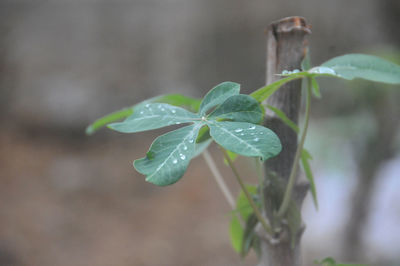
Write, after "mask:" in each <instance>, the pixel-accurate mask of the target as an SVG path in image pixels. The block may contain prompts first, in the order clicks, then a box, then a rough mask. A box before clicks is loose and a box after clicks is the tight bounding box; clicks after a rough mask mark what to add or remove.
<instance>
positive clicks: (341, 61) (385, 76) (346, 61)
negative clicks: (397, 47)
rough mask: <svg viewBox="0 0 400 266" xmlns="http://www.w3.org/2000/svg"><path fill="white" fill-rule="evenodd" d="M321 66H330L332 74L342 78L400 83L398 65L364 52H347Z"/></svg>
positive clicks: (399, 67)
mask: <svg viewBox="0 0 400 266" xmlns="http://www.w3.org/2000/svg"><path fill="white" fill-rule="evenodd" d="M321 67H327V68H330V69H331V70H332V71H333V75H336V76H339V77H341V78H344V79H349V80H351V79H355V78H361V79H366V80H371V81H377V82H383V83H390V84H400V66H399V65H397V64H395V63H392V62H389V61H387V60H384V59H382V58H379V57H376V56H372V55H365V54H347V55H342V56H338V57H335V58H332V59H331V60H328V61H327V62H325V63H323V64H322V65H321Z"/></svg>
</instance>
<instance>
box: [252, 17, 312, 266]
mask: <svg viewBox="0 0 400 266" xmlns="http://www.w3.org/2000/svg"><path fill="white" fill-rule="evenodd" d="M310 33H311V31H310V26H309V25H308V24H307V23H306V21H305V19H304V18H301V17H288V18H284V19H281V20H279V21H276V22H274V23H272V24H271V25H270V26H269V27H268V29H267V31H266V34H267V72H266V83H267V84H270V83H271V82H274V81H275V80H277V79H279V78H280V77H279V76H277V75H275V74H280V73H282V71H283V70H289V71H290V70H294V69H300V68H301V62H302V60H303V59H304V56H305V54H306V52H307V50H308V48H307V41H306V40H305V37H306V35H308V34H310ZM300 100H301V81H300V80H295V81H292V82H290V83H287V84H286V85H284V86H283V87H281V88H280V89H279V90H278V91H277V92H275V93H274V94H273V95H272V96H271V97H269V98H268V99H267V101H266V102H265V103H264V105H265V106H266V105H272V106H274V107H276V108H278V109H280V110H281V111H283V112H284V113H285V114H286V115H287V116H288V117H289V118H290V119H291V120H292V121H294V122H295V123H296V124H297V122H298V117H299V110H300ZM266 110H267V113H266V119H265V123H264V124H265V126H266V127H268V128H270V129H272V130H273V131H274V132H275V133H276V134H277V135H278V136H279V138H280V140H281V142H282V152H281V153H280V154H279V155H278V156H277V157H275V158H273V159H270V160H268V161H267V162H266V165H265V166H266V171H265V181H264V189H263V191H264V200H265V204H264V206H265V209H264V214H265V215H266V216H267V217H268V219H269V221H271V223H272V227H273V228H281V231H280V232H277V233H276V235H275V236H273V238H272V239H271V238H268V237H267V236H264V237H263V236H261V239H262V241H261V252H262V255H261V260H260V264H259V266H298V265H300V264H301V261H300V238H301V235H302V231H303V230H302V229H300V230H299V231H298V232H297V233H296V235H297V237H296V241H295V242H294V243H291V237H290V234H289V228H288V226H287V222H290V221H288V220H289V219H290V218H287V217H284V219H283V222H282V223H279V224H277V223H278V222H277V219H276V213H277V211H278V209H279V207H280V204H281V202H282V198H283V193H284V188H285V186H286V184H287V181H288V178H289V175H290V171H291V168H292V164H293V160H294V156H295V153H296V148H297V134H296V133H295V132H294V131H293V130H292V129H291V128H289V127H288V126H286V125H285V124H284V123H283V122H282V121H281V120H280V119H279V118H278V117H277V116H276V115H275V114H274V113H272V112H269V111H268V109H267V108H266ZM307 190H308V184H307V183H306V182H297V184H296V186H295V189H294V192H293V193H294V195H293V197H292V199H293V200H294V201H295V202H296V205H297V208H298V209H299V210H300V209H301V205H302V202H303V199H304V197H305V194H306V192H307Z"/></svg>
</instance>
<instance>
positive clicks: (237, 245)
mask: <svg viewBox="0 0 400 266" xmlns="http://www.w3.org/2000/svg"><path fill="white" fill-rule="evenodd" d="M243 235H244V229H243V227H242V225H241V224H240V220H239V218H238V217H237V215H236V214H233V215H232V219H231V222H230V224H229V236H230V238H231V244H232V247H233V249H234V250H235V251H236V252H237V253H239V254H240V253H241V251H242V243H243Z"/></svg>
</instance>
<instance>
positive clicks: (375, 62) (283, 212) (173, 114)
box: [86, 54, 400, 265]
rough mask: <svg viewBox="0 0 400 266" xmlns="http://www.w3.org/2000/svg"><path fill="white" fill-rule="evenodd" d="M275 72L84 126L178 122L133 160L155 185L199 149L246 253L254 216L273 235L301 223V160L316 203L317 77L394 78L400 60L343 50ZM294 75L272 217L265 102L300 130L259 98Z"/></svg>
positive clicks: (273, 145)
mask: <svg viewBox="0 0 400 266" xmlns="http://www.w3.org/2000/svg"><path fill="white" fill-rule="evenodd" d="M280 75H281V76H282V78H281V79H280V80H278V81H276V82H274V83H271V84H269V85H267V86H264V87H262V88H260V89H258V90H255V91H254V92H253V93H251V94H250V95H244V94H240V85H239V84H237V83H234V82H223V83H221V84H219V85H217V86H215V87H214V88H213V89H211V90H210V91H209V92H208V93H207V94H206V95H205V97H204V98H203V99H202V100H200V99H194V98H189V97H185V96H183V95H179V94H171V95H163V96H158V97H155V98H152V99H149V100H146V101H144V102H141V103H139V104H137V105H134V106H132V107H129V108H125V109H123V110H120V111H117V112H115V113H112V114H110V115H108V116H105V117H103V118H100V119H98V120H97V121H95V122H94V123H93V124H92V125H90V126H89V127H88V128H87V130H86V132H87V134H92V133H94V132H95V131H97V130H98V129H100V128H102V127H103V126H105V125H107V127H108V128H110V129H112V130H115V131H118V132H122V133H135V132H140V131H146V130H152V129H157V128H161V127H166V126H171V125H182V127H180V128H178V129H175V130H173V131H170V132H168V133H166V134H163V135H161V136H159V137H158V138H156V139H155V140H154V142H153V143H152V145H151V147H150V149H149V151H148V152H147V154H146V155H145V156H144V157H143V158H141V159H137V160H135V161H134V167H135V168H136V170H137V171H138V172H139V173H141V174H143V175H145V176H146V181H148V182H151V183H153V184H155V185H158V186H167V185H171V184H173V183H175V182H177V181H179V179H180V178H181V177H182V176H183V175H184V173H185V171H186V169H187V167H188V164H189V162H190V161H191V160H192V159H193V158H194V157H196V156H197V155H199V154H203V155H204V157H205V159H206V162H207V164H208V165H209V166H210V168H211V170H212V172H213V173H214V175H215V177H216V178H217V181H218V183H219V184H220V186H221V189H222V191H223V192H224V195H225V196H226V198H227V200H228V201H229V203H230V204H231V206H232V208H233V209H234V212H233V215H232V220H231V224H230V235H231V240H232V245H233V247H234V249H235V250H236V251H237V252H238V253H240V254H241V255H242V256H245V255H246V254H247V253H248V251H249V250H250V249H251V248H253V249H254V250H255V251H256V252H258V253H259V252H260V250H259V241H260V240H259V238H258V234H256V233H255V228H256V225H257V224H261V226H262V228H263V229H264V230H265V232H266V233H267V234H268V235H269V236H270V238H271V241H272V240H273V238H274V235H275V234H276V233H278V232H279V231H280V230H281V225H282V223H287V224H288V227H289V229H290V232H291V238H292V242H293V243H294V240H295V238H296V232H297V231H298V230H299V227H300V225H301V215H300V212H299V211H298V210H293V204H292V197H293V195H292V194H293V187H294V185H295V181H296V174H297V170H298V169H297V168H298V164H299V163H301V164H302V166H303V169H304V172H305V175H306V177H307V179H308V180H309V183H310V188H311V189H310V190H311V193H312V196H313V200H314V203H315V205H316V206H318V202H317V191H316V189H315V185H314V179H313V175H312V171H311V168H310V165H309V163H308V161H309V160H310V159H311V155H310V154H309V152H307V151H306V150H305V149H304V147H303V146H304V141H305V138H306V135H307V128H308V122H309V115H310V104H311V97H312V95H314V96H315V97H317V98H320V97H321V95H320V91H319V86H318V82H317V80H316V78H318V77H334V78H341V79H347V80H352V79H356V78H360V79H365V80H370V81H375V82H383V83H390V84H400V66H399V65H396V64H394V63H391V62H388V61H385V60H383V59H381V58H378V57H374V56H370V55H363V54H349V55H344V56H339V57H336V58H333V59H331V60H329V61H327V62H325V63H323V64H322V65H320V66H316V67H310V63H309V60H307V58H306V59H305V60H304V61H303V66H302V69H301V70H292V71H283V72H282V73H281V74H280ZM295 79H305V80H306V81H307V86H305V95H306V107H305V115H304V123H303V128H302V130H301V135H300V137H299V144H298V146H297V150H296V154H295V159H294V163H293V166H292V169H291V174H290V177H289V181H288V183H287V184H285V187H284V189H283V191H284V195H283V199H282V202H281V205H280V207H279V211H278V212H277V213H276V214H274V218H273V219H274V220H273V221H271V220H267V218H266V217H265V216H263V215H262V214H261V213H262V211H261V210H262V208H261V207H262V205H263V204H264V201H263V200H262V197H263V192H262V190H261V189H259V188H260V187H263V184H262V182H263V181H262V180H263V178H262V173H261V171H260V167H261V164H260V160H261V161H264V160H268V159H269V158H271V157H273V156H276V155H277V154H279V152H280V151H281V148H282V147H281V143H280V140H279V138H278V137H277V135H276V134H275V133H274V132H272V131H271V130H270V129H268V128H266V127H264V126H262V125H261V124H262V122H263V118H264V114H265V108H269V109H270V110H271V111H272V112H274V113H275V114H276V115H277V116H278V117H279V118H281V120H282V121H283V122H284V123H285V124H287V125H288V126H289V127H290V128H292V129H293V130H294V131H295V132H296V133H300V130H299V128H298V126H297V125H296V124H295V123H294V122H293V121H291V120H290V119H289V118H288V117H287V116H286V115H285V114H284V113H283V112H282V111H281V110H279V109H277V108H274V107H272V106H264V105H263V104H262V103H264V102H265V100H266V99H267V98H268V97H269V96H271V95H272V94H273V93H274V92H275V91H277V90H278V89H279V88H280V87H281V86H282V85H284V84H285V83H287V82H290V81H292V80H295ZM122 119H124V120H123V121H122V122H116V121H119V120H122ZM213 141H215V142H216V143H217V144H218V145H219V146H220V148H221V150H222V153H223V155H224V157H225V160H226V162H227V164H228V165H229V166H230V167H231V168H232V171H233V173H234V175H235V177H236V179H237V181H238V182H239V184H240V186H241V189H242V191H241V193H240V195H239V197H238V200H237V201H236V204H235V203H234V202H233V199H232V196H231V194H230V192H229V191H228V190H227V188H226V186H225V185H224V183H223V180H222V179H221V176H220V174H219V172H218V170H217V169H216V167H215V164H214V162H213V160H212V159H211V157H210V155H209V154H208V152H207V147H208V146H209V144H210V143H211V142H213ZM237 155H242V156H247V157H253V158H255V161H256V165H257V167H258V173H259V177H260V183H259V184H258V186H248V185H246V184H245V182H244V181H243V179H242V178H241V177H240V174H239V173H238V171H237V170H236V168H235V166H234V164H233V161H234V159H235V158H236V156H237ZM320 264H323V265H325V264H326V265H328V264H329V265H339V264H336V263H335V262H334V261H333V260H324V261H322V262H320Z"/></svg>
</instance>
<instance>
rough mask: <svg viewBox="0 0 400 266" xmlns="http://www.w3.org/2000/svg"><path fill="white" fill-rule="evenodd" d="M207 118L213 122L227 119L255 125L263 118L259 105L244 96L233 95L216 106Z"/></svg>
mask: <svg viewBox="0 0 400 266" xmlns="http://www.w3.org/2000/svg"><path fill="white" fill-rule="evenodd" d="M208 118H210V119H214V120H221V119H229V120H232V121H236V122H249V123H254V124H257V123H259V122H260V121H261V119H262V118H263V111H262V109H261V107H260V104H259V103H258V102H257V101H256V100H255V99H254V98H252V97H250V96H248V95H244V94H239V95H234V96H231V97H229V98H228V99H226V100H225V101H224V102H223V103H222V104H221V105H220V106H218V107H217V108H216V109H215V110H214V111H213V112H212V113H211V114H209V115H208Z"/></svg>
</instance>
